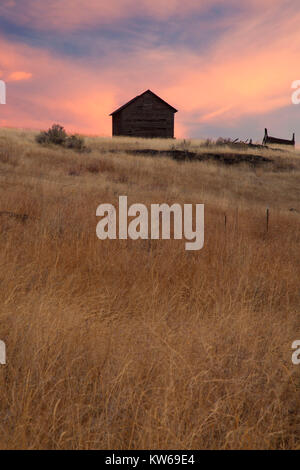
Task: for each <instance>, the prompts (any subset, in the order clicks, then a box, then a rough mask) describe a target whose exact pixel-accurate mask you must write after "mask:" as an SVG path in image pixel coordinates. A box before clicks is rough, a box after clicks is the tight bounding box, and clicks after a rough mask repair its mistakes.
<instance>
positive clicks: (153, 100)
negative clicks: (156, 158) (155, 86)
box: [112, 91, 176, 138]
mask: <svg viewBox="0 0 300 470" xmlns="http://www.w3.org/2000/svg"><path fill="white" fill-rule="evenodd" d="M175 112H176V110H174V108H172V107H171V106H170V105H168V104H167V103H165V102H164V101H162V100H161V99H160V98H159V97H157V96H156V95H155V94H154V93H152V92H151V91H148V92H145V93H143V94H142V95H140V96H138V97H137V98H136V99H134V100H132V101H131V102H129V103H128V105H125V106H124V107H122V108H121V109H120V110H119V111H118V110H117V111H116V112H115V113H113V114H112V117H113V135H114V136H118V135H119V136H134V137H163V138H173V137H174V113H175Z"/></svg>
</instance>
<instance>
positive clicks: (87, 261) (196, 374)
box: [0, 130, 300, 449]
mask: <svg viewBox="0 0 300 470" xmlns="http://www.w3.org/2000/svg"><path fill="white" fill-rule="evenodd" d="M146 144H147V145H146ZM171 144H172V145H174V142H172V143H171V142H167V141H153V142H150V144H149V142H148V141H147V142H146V143H145V142H144V141H139V140H137V139H136V142H135V141H134V142H133V140H130V139H123V140H122V139H117V140H113V141H111V140H108V139H89V141H88V145H89V146H90V147H91V148H92V152H91V153H89V154H87V155H78V154H76V153H73V152H72V151H71V150H67V149H57V148H45V147H39V146H38V145H37V144H36V143H35V142H34V134H33V133H30V132H25V131H24V132H17V131H12V130H10V131H8V130H1V132H0V212H2V214H1V215H0V305H1V308H0V339H2V340H4V341H5V343H6V347H7V364H6V365H5V366H0V396H1V400H0V447H1V449H108V448H114V449H174V448H178V449H197V448H200V449H299V448H300V431H299V429H300V419H299V405H300V393H299V392H300V376H299V372H300V369H299V366H298V367H297V366H294V365H293V364H292V362H291V355H292V350H291V344H292V342H293V341H294V340H295V339H299V335H300V331H299V324H300V322H299V311H300V291H299V278H300V262H299V261H300V252H299V242H300V212H299V213H298V212H297V211H300V203H299V181H300V170H299V166H298V162H297V153H296V154H295V156H294V157H289V158H292V161H293V163H294V165H295V169H294V170H293V171H286V170H284V169H282V171H278V170H276V171H275V170H274V169H272V167H266V168H263V167H262V168H260V169H259V170H253V169H250V168H249V167H246V166H243V167H240V168H227V167H222V166H219V165H216V164H209V163H180V164H179V163H176V162H174V161H172V160H169V159H166V158H162V159H158V158H149V157H147V158H146V157H134V156H131V155H130V154H129V155H128V154H125V153H122V151H123V149H128V148H134V147H135V146H139V147H140V148H142V147H143V146H144V147H146V146H149V145H152V146H153V147H154V148H161V147H162V146H165V145H171ZM194 145H195V144H194ZM112 149H114V150H118V152H115V153H111V150H112ZM3 154H5V155H6V157H5V158H1V155H3ZM274 158H276V157H274ZM120 194H125V195H128V199H129V203H134V202H141V203H144V204H146V205H148V206H149V205H150V204H151V203H155V202H167V203H173V202H178V203H180V204H184V203H187V202H191V203H201V202H204V203H205V246H204V248H203V250H201V251H199V252H187V251H185V249H184V240H182V241H180V240H178V241H173V240H170V241H165V240H164V241H159V240H157V241H141V240H139V241H132V240H121V241H118V240H115V241H110V240H107V241H99V240H98V239H97V238H96V231H95V230H96V224H97V219H96V217H95V213H96V208H97V206H98V205H99V204H100V203H103V202H110V203H113V204H115V205H116V206H117V201H118V196H119V195H120ZM267 206H268V207H270V228H269V232H268V233H266V229H265V209H266V207H267ZM290 208H293V209H295V211H293V212H291V211H290V210H289V209H290ZM7 212H10V213H13V214H23V215H24V214H26V215H28V218H27V219H26V220H23V219H20V218H17V217H14V216H12V215H9V214H7ZM225 214H226V216H227V227H226V230H225V224H224V215H225Z"/></svg>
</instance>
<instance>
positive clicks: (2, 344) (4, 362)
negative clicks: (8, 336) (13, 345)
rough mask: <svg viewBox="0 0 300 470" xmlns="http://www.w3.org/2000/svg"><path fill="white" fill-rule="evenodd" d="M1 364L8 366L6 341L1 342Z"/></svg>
mask: <svg viewBox="0 0 300 470" xmlns="http://www.w3.org/2000/svg"><path fill="white" fill-rule="evenodd" d="M0 364H2V365H4V364H6V346H5V343H4V341H0Z"/></svg>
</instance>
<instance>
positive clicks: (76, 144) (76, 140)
mask: <svg viewBox="0 0 300 470" xmlns="http://www.w3.org/2000/svg"><path fill="white" fill-rule="evenodd" d="M64 145H65V147H67V148H68V149H74V150H80V151H82V150H84V149H85V146H84V139H83V138H82V137H80V136H79V135H76V134H73V135H70V136H69V137H67V138H66V140H65V143H64Z"/></svg>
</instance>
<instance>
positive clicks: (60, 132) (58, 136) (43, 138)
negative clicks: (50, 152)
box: [36, 124, 67, 145]
mask: <svg viewBox="0 0 300 470" xmlns="http://www.w3.org/2000/svg"><path fill="white" fill-rule="evenodd" d="M66 139H67V133H66V131H65V129H64V127H63V126H61V125H59V124H53V126H52V127H51V128H50V129H48V131H42V132H41V133H40V134H39V135H37V136H36V141H37V142H38V143H39V144H55V145H64V143H65V141H66Z"/></svg>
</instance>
